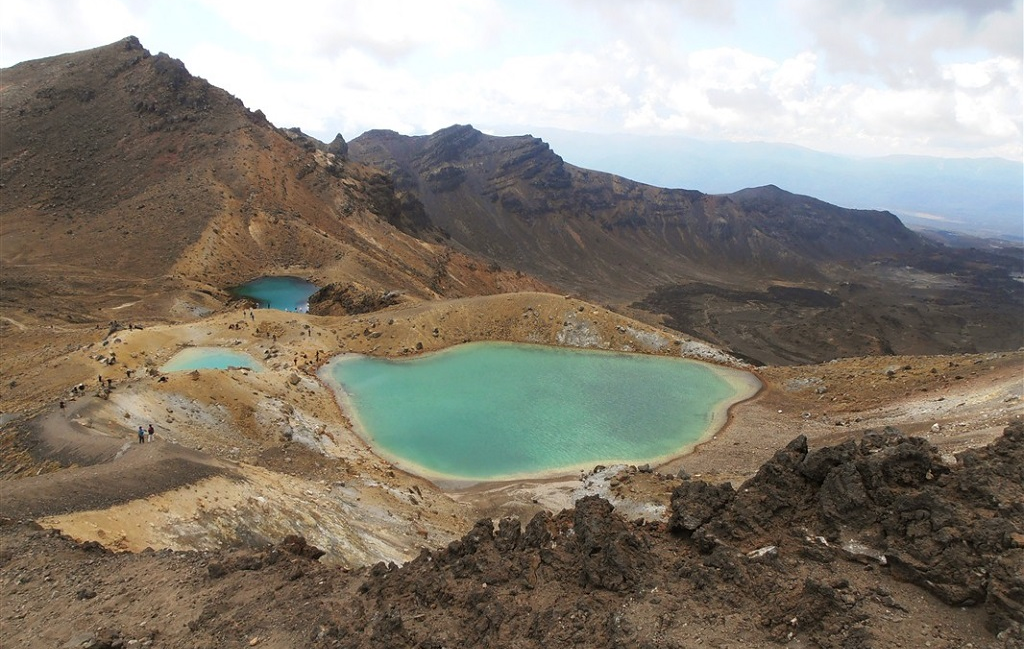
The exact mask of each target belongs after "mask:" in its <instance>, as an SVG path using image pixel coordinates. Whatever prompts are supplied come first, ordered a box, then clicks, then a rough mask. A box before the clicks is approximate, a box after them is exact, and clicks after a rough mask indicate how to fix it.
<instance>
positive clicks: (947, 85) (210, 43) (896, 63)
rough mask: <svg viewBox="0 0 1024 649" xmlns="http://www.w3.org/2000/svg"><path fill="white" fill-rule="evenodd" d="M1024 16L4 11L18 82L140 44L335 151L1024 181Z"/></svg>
mask: <svg viewBox="0 0 1024 649" xmlns="http://www.w3.org/2000/svg"><path fill="white" fill-rule="evenodd" d="M1022 2H1024V0H291V1H290V2H280V1H271V0H3V7H2V9H0V67H4V68H6V67H9V66H11V65H13V64H15V63H17V62H19V61H23V60H28V59H36V58H42V57H46V56H52V55H56V54H61V53H66V52H73V51H78V50H83V49H88V48H91V47H98V46H100V45H105V44H108V43H112V42H114V41H117V40H119V39H121V38H123V37H125V36H128V35H135V36H137V37H138V38H139V39H140V40H141V42H142V44H143V46H145V47H146V48H147V49H148V50H150V52H152V53H154V54H155V53H157V52H166V53H167V54H169V55H171V56H172V57H174V58H177V59H181V60H182V61H183V62H184V63H185V66H186V67H187V68H188V70H189V71H190V72H191V73H192V74H194V75H196V76H200V77H203V78H205V79H207V80H208V81H210V82H211V83H213V84H214V85H216V86H219V87H221V88H223V89H225V90H227V91H228V92H230V93H231V94H233V95H235V96H236V97H238V98H239V99H241V100H242V102H243V103H245V105H246V106H247V107H249V108H250V109H253V110H256V109H259V110H262V111H263V112H264V114H266V116H267V118H268V119H270V121H271V122H273V123H274V124H275V125H277V126H281V127H299V128H301V129H302V130H303V131H304V132H306V133H308V134H311V135H313V136H315V137H317V138H319V139H321V140H324V141H330V140H331V139H333V137H334V135H335V134H337V133H341V134H342V135H343V136H344V137H345V139H346V140H351V139H353V138H354V137H356V136H357V135H359V134H361V133H363V132H365V131H367V130H369V129H373V128H383V129H391V130H395V131H398V132H400V133H403V134H407V135H418V134H426V133H431V132H433V131H436V130H438V129H440V128H444V127H446V126H450V125H452V124H472V125H474V126H476V127H477V128H479V129H481V130H483V131H486V132H489V133H494V134H501V135H511V134H523V133H529V132H530V129H531V128H561V129H568V130H574V131H582V132H588V133H596V134H601V133H634V134H642V135H661V134H671V135H683V136H690V137H697V138H702V139H709V140H730V141H744V142H745V141H765V142H776V143H789V144H795V145H800V146H805V147H809V148H812V149H816V150H819V151H828V152H834V153H843V154H849V155H857V156H878V155H889V154H913V155H932V156H942V157H988V156H997V157H1003V158H1008V159H1011V160H1017V161H1020V160H1021V159H1022V132H1024V131H1022V121H1024V120H1022V114H1024V98H1022V92H1021V86H1022V77H1024V67H1022V50H1024V36H1022V33H1024V13H1022ZM0 81H2V80H0Z"/></svg>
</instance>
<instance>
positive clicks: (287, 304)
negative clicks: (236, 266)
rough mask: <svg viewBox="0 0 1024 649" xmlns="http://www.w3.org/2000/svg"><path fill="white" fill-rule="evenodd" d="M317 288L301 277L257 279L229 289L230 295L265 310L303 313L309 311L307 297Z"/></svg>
mask: <svg viewBox="0 0 1024 649" xmlns="http://www.w3.org/2000/svg"><path fill="white" fill-rule="evenodd" d="M318 288H319V287H318V286H317V285H316V284H312V283H310V282H307V281H306V280H304V279H302V278H301V277H288V276H282V277H259V278H257V279H254V280H252V281H251V282H246V283H245V284H242V285H241V286H236V287H235V288H233V289H231V294H232V295H237V296H241V297H248V298H252V299H254V300H256V301H257V302H259V303H260V306H261V307H263V308H265V309H279V310H281V311H301V312H303V313H305V312H306V311H308V310H309V296H310V295H312V294H313V293H316V292H317V289H318Z"/></svg>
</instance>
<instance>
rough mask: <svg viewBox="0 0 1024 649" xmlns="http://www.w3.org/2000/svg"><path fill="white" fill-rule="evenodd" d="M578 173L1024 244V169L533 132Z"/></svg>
mask: <svg viewBox="0 0 1024 649" xmlns="http://www.w3.org/2000/svg"><path fill="white" fill-rule="evenodd" d="M530 130H531V132H532V134H533V135H535V136H537V137H540V138H542V139H544V140H545V141H546V142H548V143H549V144H550V145H551V147H552V148H553V149H554V150H555V151H558V153H559V154H560V155H561V156H562V157H564V158H565V160H566V161H568V162H571V163H572V164H574V165H578V166H581V167H586V168H588V169H600V170H601V171H607V172H609V173H614V174H617V175H620V176H625V177H626V178H630V179H633V180H637V181H640V182H644V183H648V184H651V185H657V186H659V187H685V188H687V189H696V190H699V191H702V192H704V193H708V194H728V193H732V192H734V191H736V190H739V189H743V188H745V187H757V186H762V185H769V184H771V185H777V186H779V187H781V188H783V189H785V190H787V191H790V192H793V193H797V194H807V195H810V196H815V197H817V198H819V199H821V200H824V201H827V202H829V203H833V204H835V205H842V206H843V207H851V208H859V209H876V210H887V211H890V212H893V213H895V214H896V215H897V216H899V217H900V219H901V220H903V222H904V223H906V224H907V225H909V226H911V227H923V228H929V229H936V230H950V231H954V232H961V233H966V234H972V235H978V236H985V237H998V238H1005V239H1008V240H1010V241H1016V242H1020V241H1022V240H1024V164H1022V163H1020V162H1014V161H1010V160H1004V159H1000V158H936V157H924V156H885V157H875V158H857V157H851V156H841V155H835V154H829V153H821V152H819V151H814V150H811V149H806V148H803V147H798V146H793V145H786V144H772V143H766V142H725V141H708V140H698V139H694V138H688V137H683V136H657V137H655V136H643V135H622V134H602V135H594V134H589V133H580V132H575V131H567V130H560V129H551V128H534V129H530Z"/></svg>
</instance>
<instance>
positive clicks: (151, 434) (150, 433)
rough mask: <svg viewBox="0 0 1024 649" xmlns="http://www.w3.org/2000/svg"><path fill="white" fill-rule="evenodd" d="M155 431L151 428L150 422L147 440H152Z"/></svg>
mask: <svg viewBox="0 0 1024 649" xmlns="http://www.w3.org/2000/svg"><path fill="white" fill-rule="evenodd" d="M155 433H156V431H155V430H153V424H150V425H149V441H151V442H152V441H153V435H154V434H155Z"/></svg>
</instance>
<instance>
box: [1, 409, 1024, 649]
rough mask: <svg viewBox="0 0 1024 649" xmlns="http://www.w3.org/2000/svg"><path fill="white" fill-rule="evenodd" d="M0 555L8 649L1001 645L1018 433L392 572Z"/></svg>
mask: <svg viewBox="0 0 1024 649" xmlns="http://www.w3.org/2000/svg"><path fill="white" fill-rule="evenodd" d="M36 530H38V528H36ZM0 536H2V539H3V552H2V553H0V578H2V579H3V583H4V584H7V585H9V587H8V586H5V592H4V597H5V609H6V610H8V611H12V612H15V613H16V614H15V615H13V616H12V617H10V618H9V619H8V620H7V621H5V636H7V637H8V638H9V639H11V640H12V642H17V641H19V640H27V639H28V638H34V637H36V635H34V634H39V633H44V634H49V633H50V632H49V631H46V632H44V631H42V629H43V627H42V626H39V625H44V626H47V625H49V626H52V623H49V622H47V621H46V620H47V619H49V618H47V615H56V614H57V611H60V616H61V619H62V620H64V621H66V622H67V625H66V627H67V628H71V629H92V631H88V632H83V633H81V634H80V636H75V637H73V638H70V640H68V642H69V644H66V645H64V646H71V644H70V643H71V642H72V641H74V642H76V643H79V644H74V646H111V647H113V646H127V645H128V643H131V642H133V641H134V642H136V643H145V642H148V643H150V644H153V645H154V646H166V647H242V646H281V647H285V646H306V647H346V648H371V647H372V648H377V647H418V648H440V647H522V648H526V647H530V648H533V647H536V648H544V649H549V648H555V647H588V648H592V647H593V648H596V647H608V648H611V647H673V648H682V647H697V646H716V647H725V646H729V647H737V646H745V647H746V646H756V647H762V646H782V645H785V646H790V647H847V648H866V647H893V646H903V647H911V646H913V647H917V646H932V647H949V648H952V647H965V646H973V647H979V648H980V647H1021V646H1024V423H1021V422H1018V423H1015V424H1014V425H1012V426H1010V427H1008V428H1007V429H1006V430H1005V431H1004V434H1003V436H1002V437H1000V438H999V439H997V440H996V441H994V442H993V443H992V444H990V445H989V446H987V447H984V448H980V449H976V450H971V451H967V452H965V453H962V454H960V455H959V456H957V457H956V458H953V457H951V456H947V457H940V456H939V454H938V453H937V451H936V449H935V448H934V447H932V446H930V445H929V444H928V443H927V442H926V441H924V440H922V439H918V438H908V437H905V436H903V435H901V434H900V433H898V432H897V431H894V430H885V431H881V432H873V433H869V434H867V435H866V436H864V437H863V438H862V439H861V440H859V441H849V442H846V443H843V444H840V445H838V446H833V447H827V448H821V449H817V450H809V449H808V447H807V442H806V440H805V439H804V438H803V437H798V438H796V439H794V440H793V441H792V442H791V443H790V444H789V445H787V446H786V447H785V448H783V449H781V450H779V451H778V452H777V453H776V454H775V456H774V457H773V458H772V459H771V460H770V461H768V462H767V463H765V464H764V465H763V466H762V468H761V469H760V471H759V472H758V473H757V474H756V475H755V476H754V477H753V478H751V479H750V480H748V481H747V482H746V483H744V484H742V485H740V486H739V487H738V488H735V489H734V488H733V487H732V486H730V485H713V484H708V483H706V482H702V481H697V480H686V479H679V482H678V485H677V486H676V488H675V489H674V492H673V494H672V500H671V517H670V520H669V522H668V523H667V524H666V523H662V522H648V521H644V520H635V521H627V520H625V519H623V518H622V517H621V516H619V515H618V514H617V513H616V512H615V511H614V509H613V507H612V505H611V504H610V503H609V502H608V501H606V500H603V499H601V498H599V497H596V496H592V497H587V498H583V499H581V500H580V501H578V502H577V504H576V506H575V507H574V508H573V509H571V510H566V511H563V512H561V513H559V514H556V515H552V514H549V513H546V512H545V513H541V514H538V515H536V516H535V517H534V518H533V519H532V520H531V521H529V523H527V524H526V525H525V527H524V526H522V525H521V524H520V522H519V521H518V520H517V519H514V518H508V519H503V520H501V521H498V522H497V525H495V523H494V522H493V521H491V520H481V521H480V522H478V523H477V524H476V525H475V526H474V527H473V529H472V530H471V531H470V532H469V533H468V534H466V535H465V537H463V538H462V539H460V540H458V541H454V542H452V543H451V544H449V545H448V547H446V548H443V549H439V550H427V549H424V550H423V551H422V552H421V554H420V555H419V557H418V558H416V559H415V560H413V561H411V562H409V563H407V564H406V565H404V566H401V567H399V566H396V565H394V564H390V565H385V564H383V563H382V564H378V565H376V566H372V567H366V568H361V569H358V570H356V571H352V572H349V571H346V570H343V569H339V568H332V567H328V566H324V565H321V564H320V563H319V561H317V558H318V557H319V556H320V554H321V552H320V551H319V550H318V549H317V548H315V547H312V546H310V545H308V544H307V543H306V542H305V541H304V540H303V539H301V538H296V537H291V538H288V539H285V541H284V542H283V543H282V544H280V545H278V546H276V547H272V548H267V549H265V550H256V549H242V550H233V551H230V550H225V551H220V552H204V553H175V552H168V551H161V552H157V553H154V552H151V551H146V552H143V553H141V554H138V555H128V554H118V553H113V552H109V551H107V550H106V549H104V548H103V547H102V546H99V545H98V544H96V543H86V544H81V545H80V544H76V543H74V542H73V541H71V540H69V539H67V538H64V537H61V536H59V535H58V534H56V533H53V532H42V531H32V528H30V527H26V526H19V525H12V524H10V522H9V521H8V523H7V524H5V525H0ZM126 584H130V585H133V587H132V589H131V591H130V592H128V594H127V596H126V599H125V601H124V602H121V603H119V602H120V599H119V598H122V596H123V595H124V594H125V593H126ZM93 601H95V602H99V604H93V603H90V602H93ZM104 602H109V603H110V604H109V605H104V604H103V603H104ZM154 602H160V605H159V606H157V607H155V608H154ZM152 610H155V611H156V613H151V611H152ZM47 611H51V612H50V613H48V612H47ZM140 619H142V620H144V621H146V622H147V624H146V625H145V626H142V625H140V624H139V621H140ZM33 625H35V626H33ZM62 628H64V627H62ZM60 642H63V640H62V641H60ZM86 642H92V643H93V644H91V645H86V644H84V643H86ZM103 643H107V644H103ZM117 643H121V644H120V645H119V644H117ZM58 644H60V643H58ZM12 646H13V645H12Z"/></svg>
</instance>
